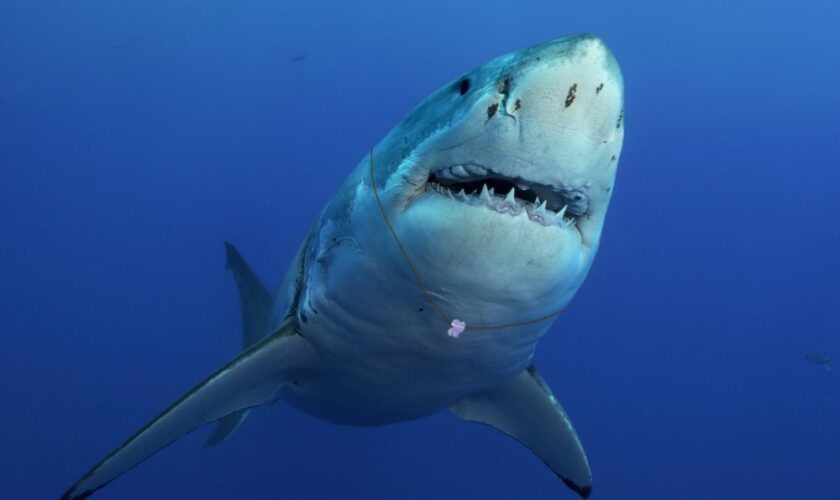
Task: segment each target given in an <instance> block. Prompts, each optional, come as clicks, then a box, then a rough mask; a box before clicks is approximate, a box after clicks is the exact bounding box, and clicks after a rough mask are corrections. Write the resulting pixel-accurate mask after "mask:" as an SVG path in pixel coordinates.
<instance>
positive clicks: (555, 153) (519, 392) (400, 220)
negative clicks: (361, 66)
mask: <svg viewBox="0 0 840 500" xmlns="http://www.w3.org/2000/svg"><path fill="white" fill-rule="evenodd" d="M623 137H624V88H623V80H622V75H621V71H620V69H619V67H618V63H617V62H616V60H615V58H614V57H613V55H612V53H611V52H610V50H609V49H608V48H607V47H606V45H605V44H604V42H603V41H602V40H601V39H599V38H598V37H596V36H593V35H588V34H583V35H573V36H569V37H565V38H560V39H556V40H553V41H550V42H547V43H544V44H541V45H536V46H533V47H528V48H525V49H522V50H519V51H515V52H511V53H509V54H506V55H502V56H500V57H497V58H496V59H493V60H492V61H489V62H488V63H486V64H484V65H481V66H479V67H477V68H475V69H473V70H472V71H469V72H467V73H465V74H463V75H461V76H459V77H458V78H456V79H455V80H453V81H452V82H450V83H448V84H446V85H444V86H443V87H441V88H440V89H439V90H438V91H436V92H435V93H433V94H432V95H430V96H429V97H428V98H427V99H425V100H424V101H423V102H421V103H420V104H419V105H418V106H417V107H416V108H415V109H414V110H413V111H412V112H411V113H409V114H408V115H407V116H406V117H405V118H404V119H403V120H402V121H401V122H400V123H399V124H398V125H397V126H396V127H395V128H394V129H393V130H392V131H391V132H390V133H389V134H388V135H387V136H386V137H385V138H384V139H383V140H382V141H381V142H380V143H379V144H378V145H376V146H375V148H374V149H372V150H371V153H370V154H369V155H366V156H365V157H364V158H363V159H362V160H361V161H360V162H359V164H358V165H357V167H356V168H355V169H354V170H353V171H352V172H351V173H350V175H349V176H348V177H347V179H346V180H345V182H344V183H343V185H342V186H341V188H340V189H339V191H338V192H337V193H336V194H335V196H334V197H333V198H332V199H331V200H330V201H329V203H328V204H327V205H326V207H325V208H324V209H323V210H322V211H321V213H320V214H319V215H318V216H317V218H316V220H315V222H314V223H313V225H312V227H311V229H310V231H309V233H308V234H307V235H306V237H305V238H304V240H303V242H302V244H301V246H300V249H299V250H298V253H297V256H296V257H295V259H294V260H293V261H292V263H291V264H290V266H289V268H288V270H287V272H286V275H285V277H284V279H283V280H282V282H281V284H280V286H279V287H278V288H277V289H276V291H275V293H274V294H269V293H268V292H267V291H266V289H265V287H264V286H263V285H262V283H261V282H260V280H259V278H258V277H257V276H256V274H255V273H254V272H253V271H252V270H251V269H250V267H249V266H248V264H247V263H246V262H245V260H244V258H242V256H241V255H240V254H239V252H238V251H237V250H236V248H234V247H233V245H231V244H229V243H226V245H225V246H226V251H227V263H228V264H227V265H228V268H229V269H230V270H231V271H232V273H233V275H234V278H235V281H236V284H237V287H238V289H239V295H240V306H241V312H242V324H243V346H244V350H243V352H242V353H240V354H239V355H238V356H236V357H234V358H233V359H232V360H231V361H230V362H228V363H227V364H225V365H224V366H222V367H221V368H219V369H218V370H217V371H215V372H214V373H212V374H211V375H210V376H208V377H207V378H206V379H204V380H203V381H202V382H200V383H199V384H198V385H196V386H195V387H194V388H193V389H191V390H189V391H187V392H186V393H185V394H184V396H182V397H181V398H180V399H178V400H177V401H175V402H174V403H172V404H171V405H170V406H169V407H167V408H166V409H165V410H164V411H162V412H161V413H159V414H158V416H157V417H155V418H153V419H152V420H151V421H150V422H148V423H147V424H146V425H145V426H143V427H142V428H141V429H140V430H139V431H137V432H136V433H135V434H133V435H132V436H131V437H129V438H128V439H127V440H126V441H125V442H124V443H123V444H122V445H120V446H119V447H117V448H116V449H115V450H114V451H113V452H111V453H110V454H109V455H107V456H106V457H105V458H104V459H103V460H102V461H101V462H100V463H99V464H97V465H95V466H94V467H93V468H92V469H91V470H90V471H88V472H87V473H86V474H85V475H84V476H82V478H81V479H79V480H78V481H77V482H76V483H75V484H73V485H72V486H71V487H70V488H69V489H68V490H67V491H66V492H65V493H64V495H63V496H62V497H61V498H62V499H66V500H69V499H80V498H87V497H89V496H90V495H92V494H93V493H95V492H96V491H98V490H99V489H101V488H103V487H104V486H106V485H107V484H109V483H110V482H111V481H113V480H115V479H116V478H118V477H119V476H121V475H122V474H124V473H125V472H127V471H128V470H130V469H132V468H133V467H135V466H136V465H137V464H139V463H141V462H142V461H144V460H146V459H147V458H149V457H150V456H152V455H153V454H155V453H156V452H157V451H159V450H161V449H162V448H164V447H166V446H167V445H169V444H171V443H172V442H174V441H176V440H177V439H178V438H180V437H181V436H183V435H185V434H187V433H189V432H192V431H193V430H195V429H197V428H199V427H201V426H203V425H205V424H210V423H213V422H217V421H220V423H219V424H217V427H216V431H215V433H214V434H213V435H212V436H211V438H210V440H209V441H208V445H210V446H214V445H217V444H219V443H220V442H222V441H223V440H224V439H225V438H227V437H228V436H229V435H230V434H231V433H232V432H233V431H234V430H235V429H236V428H237V427H238V426H239V425H240V424H241V423H242V421H243V420H244V419H245V417H246V415H247V412H248V410H249V409H251V408H254V407H257V406H260V405H264V404H266V403H271V402H274V401H283V402H285V403H287V404H288V405H290V406H292V407H294V408H296V409H298V410H300V411H302V412H305V413H307V414H309V415H312V416H314V417H316V418H320V419H323V420H326V421H329V422H333V423H336V424H341V425H353V426H380V425H386V424H393V423H397V422H404V421H408V420H413V419H418V418H422V417H425V416H429V415H433V414H435V413H438V412H440V411H443V410H447V409H448V410H450V411H452V412H453V413H454V414H455V415H457V416H458V417H460V418H461V419H463V420H464V421H468V422H477V423H482V424H485V425H489V426H491V427H493V428H495V429H497V430H499V431H500V432H502V433H503V434H506V435H508V436H510V437H511V438H513V439H515V440H517V441H518V442H519V443H521V444H522V445H524V446H526V447H527V448H529V449H530V450H531V451H532V452H533V453H534V454H535V455H536V456H537V457H538V458H539V459H540V460H542V461H543V462H544V463H545V464H546V465H547V466H548V467H549V468H550V469H551V470H552V471H553V472H554V473H555V474H556V475H557V476H558V477H559V478H560V479H561V480H562V481H563V483H565V484H566V485H567V486H568V487H569V488H570V489H571V490H572V491H573V492H575V493H576V494H577V495H579V496H580V497H582V498H587V497H588V496H589V495H590V493H591V491H592V474H591V471H590V468H589V464H588V461H587V458H586V454H585V452H584V449H583V446H582V444H581V441H580V439H579V438H578V435H577V433H576V432H575V430H574V428H573V426H572V423H571V420H570V419H569V417H568V415H567V412H566V411H565V410H564V409H563V407H562V406H561V405H560V403H559V402H558V401H557V398H555V396H554V394H553V393H552V391H551V389H550V388H549V386H548V384H547V383H546V382H545V381H544V380H543V378H542V377H541V376H540V375H539V373H538V372H537V370H536V368H535V367H534V365H533V361H532V358H533V354H534V350H535V348H536V345H537V343H538V341H539V339H540V338H541V337H542V336H543V335H544V334H545V332H546V331H547V330H548V329H549V327H550V326H551V325H552V323H553V322H554V320H555V318H556V317H557V314H558V313H559V312H561V311H563V310H564V309H565V308H566V307H567V306H568V304H569V302H570V301H571V300H572V298H573V297H574V295H575V294H576V292H577V290H578V289H579V287H580V286H581V284H582V283H583V281H584V279H585V277H586V275H587V273H588V271H589V269H590V267H591V265H592V262H593V259H594V258H595V255H596V253H597V250H598V247H599V244H600V241H601V233H602V229H603V227H604V220H605V217H606V213H607V208H608V206H609V202H610V198H611V195H612V190H613V185H614V182H615V176H616V171H617V166H618V160H619V156H620V153H621V146H622V142H623Z"/></svg>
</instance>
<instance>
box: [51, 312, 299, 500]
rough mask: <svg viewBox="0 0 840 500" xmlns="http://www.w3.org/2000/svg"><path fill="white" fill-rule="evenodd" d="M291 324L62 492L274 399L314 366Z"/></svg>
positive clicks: (77, 495) (104, 478)
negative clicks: (283, 387) (223, 418)
mask: <svg viewBox="0 0 840 500" xmlns="http://www.w3.org/2000/svg"><path fill="white" fill-rule="evenodd" d="M291 328H292V325H291V323H289V324H287V325H284V327H283V329H281V330H280V331H278V332H277V333H275V334H272V335H271V336H269V337H267V338H265V339H264V340H262V341H260V342H258V343H256V344H255V345H254V346H253V347H251V348H250V349H248V350H246V351H245V352H243V353H242V354H240V355H239V356H237V357H236V358H234V359H233V360H232V361H231V362H229V363H228V364H226V365H225V366H223V367H222V368H220V369H219V370H217V371H216V372H215V373H213V374H212V375H210V376H209V377H207V378H206V379H205V380H204V381H203V382H201V383H200V384H198V385H197V386H195V387H194V388H193V389H192V390H191V391H189V392H187V393H186V394H185V395H184V396H182V397H181V398H180V399H179V400H177V401H176V402H175V403H173V404H172V405H171V406H170V407H169V408H167V409H166V410H164V411H163V413H161V414H160V415H158V416H157V417H156V418H154V419H153V420H152V421H151V422H149V423H148V424H146V425H145V426H144V427H143V428H142V429H140V430H139V431H138V432H137V433H135V434H134V435H133V436H131V437H130V438H128V440H127V441H126V442H125V443H123V444H122V446H120V447H119V448H117V449H116V450H114V451H113V452H112V453H111V454H110V455H108V456H107V457H105V459H104V460H103V461H102V462H100V463H99V464H98V465H97V466H95V467H94V468H93V469H91V470H90V471H89V472H88V473H87V474H85V475H84V476H83V477H82V478H81V479H80V480H79V481H78V482H77V483H76V484H74V485H73V486H71V487H70V489H69V490H67V492H66V493H64V495H63V496H62V497H61V498H62V499H63V500H70V499H81V498H87V497H88V496H90V495H92V494H93V493H94V492H95V491H96V490H98V489H100V488H102V487H103V486H105V485H106V484H108V483H110V482H111V481H113V480H114V479H116V478H117V477H119V476H120V475H122V474H123V473H125V472H127V471H128V470H129V469H131V468H133V467H134V466H136V465H137V464H139V463H140V462H142V461H143V460H145V459H147V458H149V457H150V456H152V455H153V454H155V453H156V452H158V451H160V450H161V449H162V448H164V447H166V446H167V445H169V444H171V443H172V442H174V441H175V440H176V439H178V438H180V437H181V436H183V435H185V434H187V433H189V432H191V431H193V430H195V429H197V428H198V427H200V426H202V425H204V424H207V423H210V422H213V421H214V420H218V419H220V418H222V417H225V416H227V415H231V414H233V413H236V412H238V411H240V410H243V409H245V408H252V407H254V406H258V405H260V404H263V403H265V402H267V401H269V400H270V399H271V397H272V396H273V395H274V394H275V393H276V392H277V390H278V389H279V388H280V387H281V386H282V385H283V384H284V383H285V382H287V381H288V380H292V379H294V378H296V377H299V376H305V374H306V373H307V372H308V371H309V370H311V367H312V365H313V357H314V354H313V352H312V350H311V347H310V345H309V343H308V341H306V340H304V339H303V337H300V336H299V335H295V334H292V335H289V334H288V330H290V329H291Z"/></svg>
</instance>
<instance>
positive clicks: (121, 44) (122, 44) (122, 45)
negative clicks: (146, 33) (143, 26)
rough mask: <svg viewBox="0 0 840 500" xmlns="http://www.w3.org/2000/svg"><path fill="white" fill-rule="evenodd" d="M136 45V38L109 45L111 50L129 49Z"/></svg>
mask: <svg viewBox="0 0 840 500" xmlns="http://www.w3.org/2000/svg"><path fill="white" fill-rule="evenodd" d="M135 43H137V38H126V39H124V40H119V41H116V42H114V43H112V44H111V48H114V49H125V48H128V47H131V46H132V45H134V44H135Z"/></svg>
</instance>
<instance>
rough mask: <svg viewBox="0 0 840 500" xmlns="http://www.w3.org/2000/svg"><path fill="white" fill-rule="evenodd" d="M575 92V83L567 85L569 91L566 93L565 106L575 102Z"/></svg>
mask: <svg viewBox="0 0 840 500" xmlns="http://www.w3.org/2000/svg"><path fill="white" fill-rule="evenodd" d="M575 94H577V83H575V84H573V85H572V86H571V87H569V93H568V94H566V107H567V108H568V107H569V106H571V105H572V103H573V102H575Z"/></svg>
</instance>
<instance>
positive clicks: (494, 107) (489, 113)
mask: <svg viewBox="0 0 840 500" xmlns="http://www.w3.org/2000/svg"><path fill="white" fill-rule="evenodd" d="M497 109H499V103H496V104H493V105H491V106H490V107H488V108H487V119H488V120H489V119H490V118H493V115H495V114H496V110H497Z"/></svg>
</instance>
